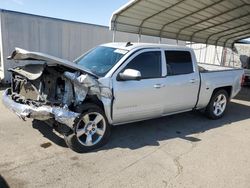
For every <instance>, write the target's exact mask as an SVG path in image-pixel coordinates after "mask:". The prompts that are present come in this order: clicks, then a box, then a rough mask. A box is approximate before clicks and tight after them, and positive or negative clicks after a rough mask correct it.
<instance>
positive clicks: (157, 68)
mask: <svg viewBox="0 0 250 188" xmlns="http://www.w3.org/2000/svg"><path fill="white" fill-rule="evenodd" d="M162 59H163V53H162V50H160V49H147V50H142V51H139V52H137V53H135V54H134V55H132V56H131V57H130V58H129V59H128V60H127V61H126V62H125V63H124V64H123V65H122V66H121V67H120V68H119V69H118V70H117V71H116V72H115V73H114V75H113V92H114V101H113V121H114V123H123V122H131V121H136V120H143V119H148V118H153V117H158V116H161V115H162V110H163V108H162V107H163V105H162V99H163V96H162V89H163V86H164V79H165V78H163V75H164V74H166V68H165V66H166V65H165V64H163V63H162ZM163 67H164V68H163ZM125 69H135V70H138V71H140V72H141V75H142V78H141V80H139V81H135V80H133V81H132V80H130V81H118V80H117V79H116V78H117V75H118V74H119V73H120V72H123V71H124V70H125ZM163 70H164V71H163Z"/></svg>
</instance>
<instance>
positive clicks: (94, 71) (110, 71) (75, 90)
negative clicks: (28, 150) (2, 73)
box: [2, 42, 243, 152]
mask: <svg viewBox="0 0 250 188" xmlns="http://www.w3.org/2000/svg"><path fill="white" fill-rule="evenodd" d="M9 59H12V60H15V61H16V62H19V61H17V60H26V61H27V60H31V61H30V62H31V63H29V64H26V65H25V66H18V67H16V68H12V69H10V70H9V71H11V72H12V85H11V88H8V89H7V90H6V91H5V92H4V94H3V99H2V100H3V104H5V106H6V107H8V108H9V109H11V110H12V111H14V112H15V113H16V114H17V115H18V116H19V117H20V118H21V119H25V118H33V119H36V120H42V121H46V122H48V123H50V124H51V125H52V126H53V127H54V128H55V129H56V130H57V131H59V132H60V133H62V134H63V135H64V137H65V141H66V143H67V145H68V146H69V147H70V148H71V149H73V150H74V151H76V152H87V151H90V150H93V149H96V148H99V147H101V146H102V145H104V144H105V143H106V142H107V141H108V138H109V136H110V133H111V126H115V125H119V124H125V123H130V122H136V121H141V120H146V119H151V118H157V117H161V116H167V115H170V114H176V113H181V112H186V111H191V110H204V111H205V113H206V115H207V116H208V117H209V118H211V119H218V118H220V117H222V116H223V115H224V113H225V110H226V107H227V104H228V102H229V101H230V99H232V98H233V97H234V96H235V95H236V94H237V93H238V92H239V91H240V89H241V80H242V75H243V70H242V69H234V68H229V67H220V66H215V65H210V64H199V65H198V64H197V62H196V57H195V54H194V52H193V50H192V49H190V48H187V47H184V46H183V47H182V46H169V45H163V44H144V43H130V42H128V43H109V44H104V45H100V46H98V47H96V48H94V49H92V50H90V51H88V52H87V53H85V54H84V55H82V56H81V57H79V58H78V59H76V60H75V61H74V62H70V61H67V60H63V59H60V58H56V57H53V56H50V55H47V54H43V53H39V52H31V51H26V50H23V49H19V48H16V49H15V50H14V52H13V53H12V55H11V56H10V57H9ZM35 60H37V62H34V61H35ZM124 134H126V133H124Z"/></svg>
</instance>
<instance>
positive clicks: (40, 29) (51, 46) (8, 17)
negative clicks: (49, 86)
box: [0, 10, 185, 82]
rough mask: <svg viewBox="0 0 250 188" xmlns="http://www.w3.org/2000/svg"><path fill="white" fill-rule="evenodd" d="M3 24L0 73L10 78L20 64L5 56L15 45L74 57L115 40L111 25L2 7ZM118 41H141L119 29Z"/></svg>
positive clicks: (156, 40)
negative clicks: (106, 25)
mask: <svg viewBox="0 0 250 188" xmlns="http://www.w3.org/2000/svg"><path fill="white" fill-rule="evenodd" d="M0 14H1V21H2V22H1V25H2V39H3V41H2V44H3V52H2V54H3V57H4V59H3V65H2V66H1V73H0V76H1V78H2V79H4V80H3V82H9V81H10V74H9V73H8V72H7V69H8V68H10V67H13V66H16V64H15V63H14V62H13V61H7V60H6V59H5V58H6V57H7V56H9V55H10V53H11V52H12V51H13V49H14V48H15V47H20V48H24V49H27V50H31V51H39V52H44V53H48V54H51V55H54V56H57V57H60V58H64V59H68V60H74V59H75V58H77V57H78V56H80V55H81V54H83V53H84V52H86V51H87V50H89V49H91V48H93V47H94V46H96V45H99V44H102V43H107V42H112V38H113V37H112V36H113V35H112V31H109V29H108V27H104V26H98V25H92V24H84V23H79V22H72V21H66V20H60V19H53V18H47V17H42V16H35V15H30V14H23V13H18V12H13V11H6V10H0ZM116 41H117V42H118V41H124V42H127V41H131V42H137V41H138V36H137V35H135V34H128V33H120V32H116ZM141 42H157V43H158V42H159V38H157V37H149V36H142V39H141ZM162 43H168V44H176V41H175V40H168V39H163V40H162ZM182 44H183V45H184V44H185V43H184V42H183V43H182Z"/></svg>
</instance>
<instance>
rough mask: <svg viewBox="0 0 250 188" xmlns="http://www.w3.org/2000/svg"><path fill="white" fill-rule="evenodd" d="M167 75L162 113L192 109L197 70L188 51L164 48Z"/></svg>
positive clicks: (196, 84) (196, 90) (197, 76)
mask: <svg viewBox="0 0 250 188" xmlns="http://www.w3.org/2000/svg"><path fill="white" fill-rule="evenodd" d="M165 59H166V66H167V76H166V78H165V85H166V86H165V87H164V91H163V95H164V100H163V103H164V107H163V113H164V114H169V113H175V112H179V111H186V110H190V109H192V108H193V107H194V106H195V104H196V101H197V95H198V92H199V91H198V90H199V83H200V78H199V72H198V70H197V66H196V65H195V64H194V63H195V57H194V56H193V57H192V53H191V52H190V51H183V50H166V51H165Z"/></svg>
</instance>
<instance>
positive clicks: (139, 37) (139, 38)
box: [138, 34, 141, 43]
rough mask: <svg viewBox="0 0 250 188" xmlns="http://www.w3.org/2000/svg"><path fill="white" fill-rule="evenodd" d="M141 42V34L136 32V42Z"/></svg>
mask: <svg viewBox="0 0 250 188" xmlns="http://www.w3.org/2000/svg"><path fill="white" fill-rule="evenodd" d="M140 42H141V34H138V43H140Z"/></svg>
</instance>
